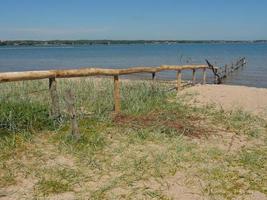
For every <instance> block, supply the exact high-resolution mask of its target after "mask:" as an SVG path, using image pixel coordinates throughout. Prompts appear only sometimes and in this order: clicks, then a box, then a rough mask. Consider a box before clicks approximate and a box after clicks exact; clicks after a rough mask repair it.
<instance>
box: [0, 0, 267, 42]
mask: <svg viewBox="0 0 267 200" xmlns="http://www.w3.org/2000/svg"><path fill="white" fill-rule="evenodd" d="M0 8H1V10H0V40H7V39H9V40H14V39H37V40H39V39H42V40H47V39H178V40H179V39H180V40H198V39H200V40H201V39H203V40H206V39H207V40H208V39H223V40H253V39H267V1H266V0H1V1H0Z"/></svg>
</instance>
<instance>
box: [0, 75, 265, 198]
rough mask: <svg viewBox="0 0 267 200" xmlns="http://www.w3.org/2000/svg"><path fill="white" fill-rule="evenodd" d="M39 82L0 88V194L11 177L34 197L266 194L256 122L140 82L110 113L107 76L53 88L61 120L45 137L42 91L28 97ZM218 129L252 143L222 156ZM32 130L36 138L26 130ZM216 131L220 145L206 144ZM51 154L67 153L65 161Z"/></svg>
mask: <svg viewBox="0 0 267 200" xmlns="http://www.w3.org/2000/svg"><path fill="white" fill-rule="evenodd" d="M47 86H48V83H47V82H46V81H38V82H35V84H32V85H31V84H30V83H26V82H23V83H21V84H13V85H12V84H11V85H6V86H4V85H1V90H2V91H4V94H3V96H1V97H0V101H1V105H0V110H1V112H0V116H2V117H1V118H0V120H2V121H1V122H2V124H9V125H8V126H2V129H1V136H0V148H1V152H0V160H1V161H2V163H1V164H0V178H1V180H0V183H1V184H0V187H2V188H4V189H5V188H6V187H9V186H10V185H15V184H17V185H19V184H20V183H17V176H22V175H23V177H20V178H23V179H25V178H33V179H36V180H37V181H36V182H37V183H36V184H35V186H34V188H33V189H32V190H30V191H29V193H34V197H36V198H41V197H46V196H49V195H52V194H60V193H64V192H68V191H71V192H73V193H75V196H76V197H77V198H81V199H82V198H88V199H119V198H121V199H171V197H170V195H169V194H168V192H169V189H170V187H171V186H172V185H175V186H177V187H180V185H181V186H182V187H185V188H188V190H189V191H192V192H193V190H194V188H197V192H196V193H197V194H199V195H200V196H201V195H206V196H208V197H210V198H213V199H218V198H221V199H234V198H237V197H244V196H245V195H247V194H249V193H250V192H251V191H259V192H261V193H263V194H266V193H267V192H266V188H267V186H266V183H267V181H266V180H267V178H266V176H267V174H266V171H267V169H266V166H267V165H266V160H267V159H266V158H267V155H266V152H267V150H266V141H267V136H266V128H267V126H266V122H265V121H264V120H263V119H259V118H258V117H255V116H252V115H249V114H247V113H245V112H242V111H232V112H226V111H224V110H217V109H215V108H214V107H212V106H209V107H198V108H197V107H192V106H189V105H187V104H186V100H185V98H183V97H178V98H177V97H176V92H172V91H171V92H166V91H167V90H166V86H165V85H162V84H157V83H152V82H148V81H144V82H135V81H133V82H129V81H125V82H124V81H122V86H121V96H122V113H121V115H117V116H114V115H113V114H112V111H113V94H112V91H113V84H112V80H111V79H104V80H102V79H75V80H60V81H59V82H58V91H59V96H60V108H61V111H62V114H63V118H62V119H63V120H62V124H61V125H60V127H59V128H58V129H56V130H55V131H49V132H48V131H47V130H54V129H53V128H54V126H53V122H51V121H50V119H49V116H48V113H49V108H50V100H49V94H48V93H45V94H46V95H36V94H34V95H33V94H32V91H36V90H38V88H39V89H40V88H46V87H47ZM68 88H72V90H73V91H74V92H75V96H76V98H75V99H76V102H75V106H76V109H77V114H78V117H79V128H80V132H81V140H79V141H74V140H72V139H71V138H70V137H69V133H70V130H69V122H68V118H67V117H66V109H65V103H64V94H65V90H66V89H68ZM20 91H23V95H20ZM45 92H47V91H45ZM7 99H8V101H6V100H7ZM10 112H11V113H12V115H11V117H9V115H8V113H10ZM15 113H17V114H18V115H15ZM220 131H223V132H227V133H230V134H232V135H233V136H240V137H244V138H249V139H248V140H247V142H251V141H252V142H255V144H256V145H254V146H253V145H250V146H243V147H242V148H237V150H231V151H229V148H228V145H229V144H225V143H223V139H224V135H222V134H221V133H220ZM37 132H40V133H42V134H33V133H37ZM217 135H219V136H218V137H221V138H222V139H221V140H216V142H213V141H211V142H210V143H208V142H207V141H210V140H209V139H210V138H212V137H211V136H213V137H215V136H217ZM247 136H248V137H247ZM217 142H218V144H216V143H217ZM228 142H229V143H230V142H231V141H228ZM252 144H254V143H252ZM221 146H223V148H222V147H221ZM57 157H63V158H65V157H70V158H71V159H72V162H73V164H72V165H68V163H65V162H64V160H63V162H62V161H60V160H59V161H58V160H57V159H55V158H57ZM51 163H52V166H51ZM21 174H22V175H21ZM179 174H181V176H177V175H179ZM176 176H177V177H176ZM173 177H174V179H175V180H173V179H172V178H173ZM176 184H177V185H176Z"/></svg>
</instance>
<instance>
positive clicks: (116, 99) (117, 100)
mask: <svg viewBox="0 0 267 200" xmlns="http://www.w3.org/2000/svg"><path fill="white" fill-rule="evenodd" d="M114 107H115V108H114V110H115V113H116V114H119V113H120V111H121V99H120V82H119V76H118V75H115V76H114Z"/></svg>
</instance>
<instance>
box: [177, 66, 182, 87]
mask: <svg viewBox="0 0 267 200" xmlns="http://www.w3.org/2000/svg"><path fill="white" fill-rule="evenodd" d="M176 79H177V91H179V90H180V89H181V87H182V71H181V70H178V71H177V73H176Z"/></svg>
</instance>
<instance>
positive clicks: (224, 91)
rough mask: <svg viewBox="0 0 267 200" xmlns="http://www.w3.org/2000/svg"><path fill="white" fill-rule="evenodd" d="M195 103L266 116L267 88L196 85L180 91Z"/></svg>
mask: <svg viewBox="0 0 267 200" xmlns="http://www.w3.org/2000/svg"><path fill="white" fill-rule="evenodd" d="M186 93H187V94H196V95H190V97H192V98H190V102H191V103H195V104H197V105H203V104H215V105H216V106H218V107H222V108H223V109H225V110H232V109H242V110H244V111H247V112H250V113H252V114H255V115H259V116H261V117H264V118H267V89H265V88H254V87H246V86H233V85H196V86H195V87H191V88H187V89H185V90H183V91H182V94H186Z"/></svg>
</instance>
